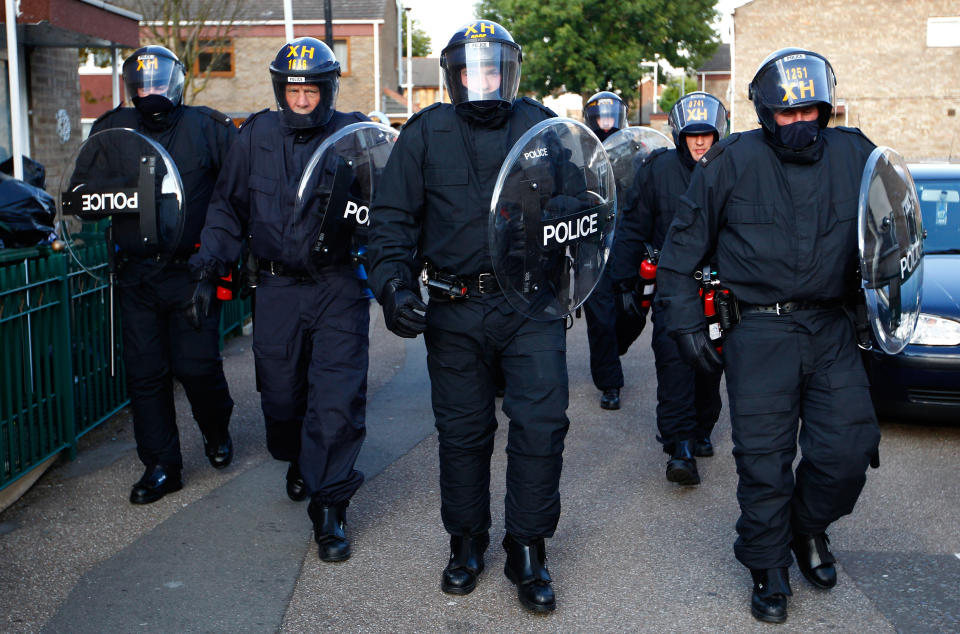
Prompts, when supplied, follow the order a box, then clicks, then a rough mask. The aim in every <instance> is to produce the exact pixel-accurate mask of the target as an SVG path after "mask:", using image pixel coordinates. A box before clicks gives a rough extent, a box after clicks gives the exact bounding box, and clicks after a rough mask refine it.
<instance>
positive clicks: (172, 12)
mask: <svg viewBox="0 0 960 634" xmlns="http://www.w3.org/2000/svg"><path fill="white" fill-rule="evenodd" d="M131 1H132V2H135V5H134V6H135V7H136V10H137V11H139V12H140V14H141V15H142V16H143V21H142V22H141V23H140V27H141V28H142V29H145V30H146V34H144V36H143V37H142V38H141V44H144V45H146V44H160V45H162V46H166V47H167V48H169V49H170V50H171V51H173V52H174V53H176V54H177V57H179V58H180V61H181V62H183V65H184V67H185V68H186V76H185V77H184V83H183V101H184V103H191V102H192V101H193V99H194V98H195V97H196V96H197V95H198V94H199V93H200V92H201V91H203V89H204V88H206V86H207V82H208V81H209V79H210V75H211V73H213V72H215V71H217V70H218V69H220V68H222V67H223V65H224V63H225V62H227V61H228V56H229V55H230V54H231V50H232V48H231V46H230V45H229V38H230V35H231V34H232V32H233V25H234V23H235V22H236V21H237V20H238V19H240V17H241V16H242V15H244V12H245V10H246V9H247V7H248V6H250V5H251V3H252V0H131Z"/></svg>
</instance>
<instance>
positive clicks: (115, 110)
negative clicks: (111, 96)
mask: <svg viewBox="0 0 960 634" xmlns="http://www.w3.org/2000/svg"><path fill="white" fill-rule="evenodd" d="M121 108H123V104H120V105H119V106H117V107H116V108H111V109H110V110H107V111H106V112H104V113H103V114H102V115H100V116H99V117H97V118H96V120H94V122H93V125H97V124H98V123H100V121H102V120H103V119H106V118H107V117H109V116H110V115H112V114H113V113H115V112H119V111H120V109H121Z"/></svg>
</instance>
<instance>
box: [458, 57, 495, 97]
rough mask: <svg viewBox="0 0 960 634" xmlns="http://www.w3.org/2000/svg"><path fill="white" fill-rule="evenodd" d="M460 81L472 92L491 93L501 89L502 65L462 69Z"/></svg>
mask: <svg viewBox="0 0 960 634" xmlns="http://www.w3.org/2000/svg"><path fill="white" fill-rule="evenodd" d="M460 83H461V84H463V86H464V87H465V88H466V89H467V90H469V91H470V93H471V94H482V95H490V94H493V93H495V92H497V91H498V90H500V67H499V66H497V65H495V64H489V65H484V66H473V67H470V68H469V69H468V68H466V67H464V68H461V69H460Z"/></svg>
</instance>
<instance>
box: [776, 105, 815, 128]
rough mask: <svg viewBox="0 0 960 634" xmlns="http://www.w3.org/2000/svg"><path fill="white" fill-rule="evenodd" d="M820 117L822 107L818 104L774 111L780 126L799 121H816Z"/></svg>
mask: <svg viewBox="0 0 960 634" xmlns="http://www.w3.org/2000/svg"><path fill="white" fill-rule="evenodd" d="M819 117H820V109H819V108H817V107H816V106H802V107H800V108H786V109H784V110H778V111H777V112H774V113H773V120H774V121H775V122H776V124H777V125H778V126H780V127H783V126H785V125H790V124H791V123H796V122H797V121H816V120H817V119H818V118H819Z"/></svg>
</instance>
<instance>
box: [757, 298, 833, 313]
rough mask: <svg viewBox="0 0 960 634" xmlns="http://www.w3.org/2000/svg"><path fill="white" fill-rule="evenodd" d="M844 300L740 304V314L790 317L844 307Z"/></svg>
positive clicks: (803, 300)
mask: <svg viewBox="0 0 960 634" xmlns="http://www.w3.org/2000/svg"><path fill="white" fill-rule="evenodd" d="M843 304H844V302H843V300H842V299H827V300H817V301H811V300H805V299H801V300H786V301H783V302H777V303H775V304H745V303H743V302H740V313H741V314H744V315H747V314H751V313H760V314H765V315H789V314H790V313H795V312H797V311H798V310H829V309H833V308H841V307H843Z"/></svg>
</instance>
